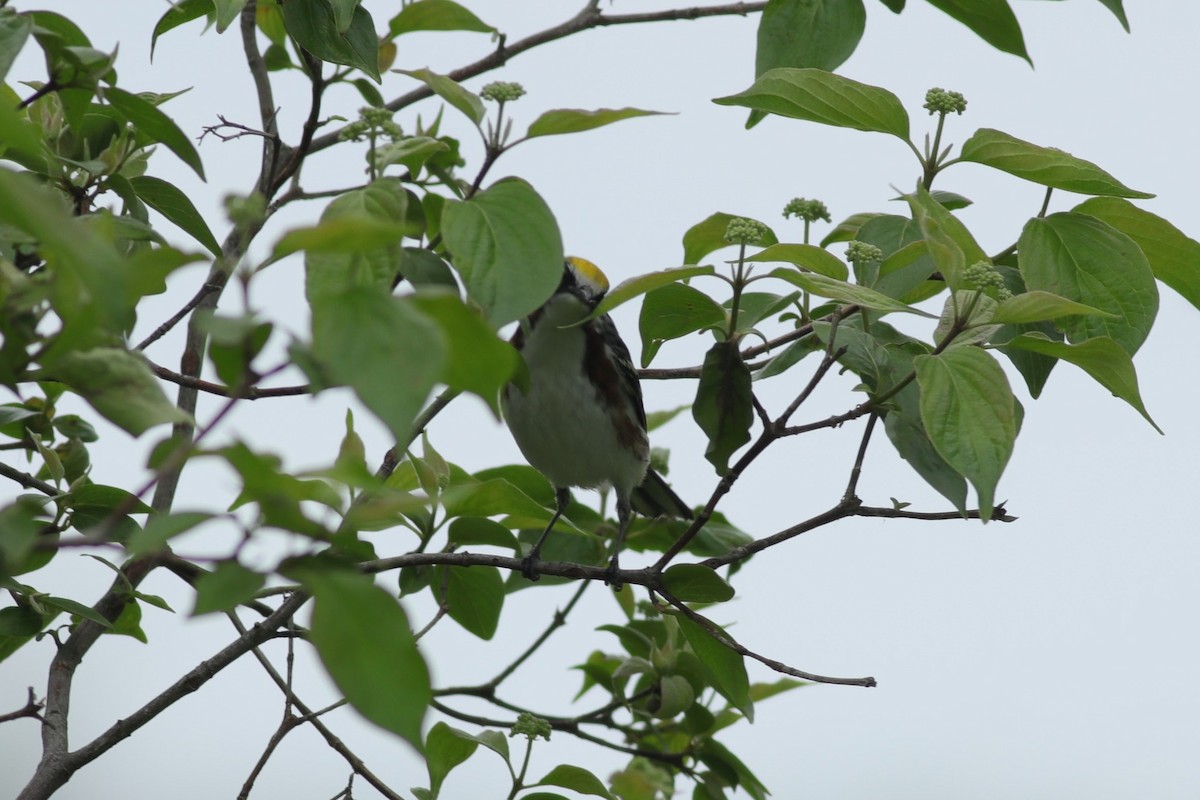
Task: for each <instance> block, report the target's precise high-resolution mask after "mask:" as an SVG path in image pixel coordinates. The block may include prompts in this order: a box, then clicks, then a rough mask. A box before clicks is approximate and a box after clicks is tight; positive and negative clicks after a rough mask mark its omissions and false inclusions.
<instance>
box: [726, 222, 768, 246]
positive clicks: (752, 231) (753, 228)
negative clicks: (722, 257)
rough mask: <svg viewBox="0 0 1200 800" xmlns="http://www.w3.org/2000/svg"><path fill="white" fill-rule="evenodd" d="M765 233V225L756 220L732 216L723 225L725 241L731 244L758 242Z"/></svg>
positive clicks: (766, 231)
mask: <svg viewBox="0 0 1200 800" xmlns="http://www.w3.org/2000/svg"><path fill="white" fill-rule="evenodd" d="M767 233H768V230H767V226H766V225H763V224H762V223H761V222H759V221H757V220H753V219H742V218H741V217H734V218H733V219H731V220H729V224H728V225H727V226H726V227H725V241H727V242H730V243H732V244H758V243H760V242H761V241H762V240H763V239H764V238H765V237H766V235H767Z"/></svg>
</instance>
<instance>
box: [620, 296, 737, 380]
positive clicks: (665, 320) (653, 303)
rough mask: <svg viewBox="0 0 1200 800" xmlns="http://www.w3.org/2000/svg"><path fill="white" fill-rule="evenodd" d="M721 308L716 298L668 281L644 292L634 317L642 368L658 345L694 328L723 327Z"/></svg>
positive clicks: (652, 355) (695, 329)
mask: <svg viewBox="0 0 1200 800" xmlns="http://www.w3.org/2000/svg"><path fill="white" fill-rule="evenodd" d="M724 323H725V309H724V308H722V307H721V305H720V304H719V303H717V301H715V300H713V299H712V298H711V297H709V296H708V295H706V294H704V293H703V292H701V291H700V290H699V289H693V288H692V287H691V286H688V285H686V284H683V283H669V284H667V285H666V286H661V287H659V288H657V289H654V290H653V291H651V292H649V293H647V294H646V299H645V300H643V301H642V311H641V314H640V315H639V317H638V328H639V330H640V332H641V335H642V359H641V364H642V367H646V366H648V365H649V364H650V362H651V361H652V360H653V358H654V355H655V353H657V352H658V348H659V346H660V345H661V344H662V343H663V342H664V341H667V340H668V339H678V338H679V337H681V336H686V335H687V334H689V333H693V332H695V331H699V330H704V329H706V328H713V327H718V326H723V325H724Z"/></svg>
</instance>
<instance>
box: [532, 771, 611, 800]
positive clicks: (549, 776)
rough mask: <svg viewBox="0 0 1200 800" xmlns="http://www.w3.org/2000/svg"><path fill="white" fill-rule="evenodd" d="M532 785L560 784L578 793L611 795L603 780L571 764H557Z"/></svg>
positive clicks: (596, 795) (598, 795)
mask: <svg viewBox="0 0 1200 800" xmlns="http://www.w3.org/2000/svg"><path fill="white" fill-rule="evenodd" d="M534 786H561V787H562V788H564V789H570V790H571V791H573V792H578V793H579V794H590V795H593V796H595V797H612V795H611V794H609V793H608V788H607V787H605V785H604V781H602V780H600V779H599V778H597V777H596V776H595V775H593V774H592V773H590V772H588V771H587V770H586V769H584V768H583V767H577V766H575V765H573V764H559V765H558V766H557V767H555V768H554V769H552V770H550V771H549V772H547V773H546V775H545V776H544V777H543V778H542V779H541V780H540V781H538V782H537V783H535V784H534Z"/></svg>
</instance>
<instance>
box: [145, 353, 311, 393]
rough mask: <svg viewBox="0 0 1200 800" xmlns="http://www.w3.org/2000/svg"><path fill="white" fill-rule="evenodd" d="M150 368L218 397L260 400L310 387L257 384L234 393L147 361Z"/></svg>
mask: <svg viewBox="0 0 1200 800" xmlns="http://www.w3.org/2000/svg"><path fill="white" fill-rule="evenodd" d="M149 364H150V369H151V370H152V371H153V372H154V374H155V375H157V376H158V377H160V378H162V379H163V380H165V381H170V382H171V383H174V384H177V385H179V386H187V387H189V388H191V389H196V390H198V391H201V392H204V393H206V394H215V395H217V396H218V397H237V398H238V399H240V400H261V399H263V398H264V397H295V396H296V395H304V394H310V393H311V392H312V387H311V386H309V385H308V384H307V383H306V384H303V385H299V386H273V387H270V388H265V389H263V388H259V387H257V386H247V387H245V388H244V389H240V390H238V392H237V393H236V394H234V390H233V389H231V388H230V387H228V386H225V385H224V384H220V383H212V382H211V381H206V380H202V379H200V378H193V377H191V376H190V375H181V374H180V373H178V372H175V371H173V370H169V369H167V368H166V367H164V366H161V365H159V364H155V363H154V362H152V361H151V362H149Z"/></svg>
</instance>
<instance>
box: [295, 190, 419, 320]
mask: <svg viewBox="0 0 1200 800" xmlns="http://www.w3.org/2000/svg"><path fill="white" fill-rule="evenodd" d="M407 216H408V194H407V192H406V191H405V189H404V185H403V184H402V183H401V182H400V181H399V180H397V179H395V178H380V179H379V180H376V181H373V182H371V183H370V184H368V185H367V186H365V187H363V188H362V189H355V190H352V191H349V192H345V193H343V194H341V195H339V196H338V197H337V198H335V199H334V200H333V202H331V203H330V204H329V205H328V206H327V207H326V208H325V210H324V211H323V212H321V220H320V222H319V223H318V224H317V226H316V227H315V228H307V229H300V230H299V231H293V232H291V233H288V234H286V235H285V236H284V237H283V239H282V240H281V241H280V242H279V243H277V244H276V245H275V252H274V254H273V255H272V260H278V259H280V258H282V257H283V256H285V255H287V254H288V253H291V252H293V251H294V249H295V248H298V247H307V248H309V249H308V252H307V253H306V254H305V258H304V271H305V284H304V292H305V295H306V296H307V297H308V300H309V302H310V303H312V302H314V301H315V300H316V299H317V298H318V297H319V296H320V295H322V294H323V293H325V292H330V291H341V290H343V289H345V288H347V287H349V286H353V285H358V284H360V283H365V284H371V285H374V286H376V287H378V289H379V290H380V291H381V292H387V293H390V292H391V288H392V283H393V281H395V278H396V272H397V270H398V269H399V265H400V263H401V261H402V252H403V251H402V249H401V248H400V246H399V239H400V237H401V236H402V235H404V234H405V233H406V232H407V231H406V229H405V226H404V222H405V220H406V218H407ZM364 272H365V273H368V275H364ZM368 277H369V279H368Z"/></svg>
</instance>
